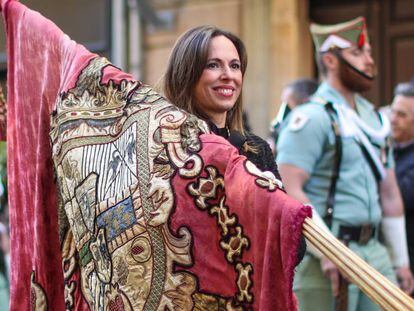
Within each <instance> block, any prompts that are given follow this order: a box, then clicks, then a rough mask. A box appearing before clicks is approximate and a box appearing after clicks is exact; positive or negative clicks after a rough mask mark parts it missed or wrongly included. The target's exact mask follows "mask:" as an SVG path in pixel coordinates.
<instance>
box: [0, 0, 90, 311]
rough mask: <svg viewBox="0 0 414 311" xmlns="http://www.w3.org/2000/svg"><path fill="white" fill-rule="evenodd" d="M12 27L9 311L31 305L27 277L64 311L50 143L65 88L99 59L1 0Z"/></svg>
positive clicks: (40, 19) (8, 27) (45, 22)
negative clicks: (56, 108) (90, 62)
mask: <svg viewBox="0 0 414 311" xmlns="http://www.w3.org/2000/svg"><path fill="white" fill-rule="evenodd" d="M2 9H3V14H4V17H5V26H6V30H7V51H8V77H7V78H8V80H7V88H8V116H7V117H8V123H7V126H8V128H7V141H8V144H7V148H8V150H7V153H8V181H9V185H8V186H9V210H10V228H11V234H10V238H11V284H10V287H11V290H10V301H11V303H10V310H28V306H29V303H30V281H31V278H30V275H31V272H32V271H34V272H35V275H34V281H35V282H36V283H39V284H41V286H42V287H43V289H44V292H46V293H47V299H48V304H49V306H53V310H64V309H65V306H64V299H63V275H62V268H61V256H60V245H59V237H58V221H57V208H56V206H57V196H56V187H55V183H54V177H53V174H54V173H53V163H52V160H51V149H50V142H49V129H50V126H49V123H50V113H51V111H52V109H53V106H54V104H55V100H56V98H57V96H58V95H59V93H60V90H64V89H67V88H69V87H70V86H73V84H74V80H71V79H70V78H73V79H76V77H77V72H78V71H79V70H80V69H81V68H83V67H84V66H85V63H86V62H87V61H88V60H89V59H91V58H92V57H94V55H93V54H91V53H90V52H88V51H87V50H86V49H84V48H83V47H82V46H79V45H77V44H76V43H75V42H73V41H71V40H70V39H69V37H67V36H65V35H64V34H63V33H62V31H61V30H60V29H58V28H57V27H56V26H55V25H54V24H53V23H51V22H50V21H48V20H47V19H45V18H43V17H42V16H41V15H40V14H39V13H36V12H34V11H31V10H29V9H27V8H26V7H25V6H24V5H22V4H20V3H19V2H17V1H2Z"/></svg>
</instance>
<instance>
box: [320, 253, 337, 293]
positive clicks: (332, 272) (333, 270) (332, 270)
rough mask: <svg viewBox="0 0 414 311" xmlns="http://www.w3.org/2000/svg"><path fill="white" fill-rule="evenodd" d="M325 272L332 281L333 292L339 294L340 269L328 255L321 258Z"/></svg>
mask: <svg viewBox="0 0 414 311" xmlns="http://www.w3.org/2000/svg"><path fill="white" fill-rule="evenodd" d="M321 269H322V272H323V274H324V275H325V276H326V277H327V278H328V279H329V280H330V281H331V287H332V294H333V295H334V296H335V297H336V296H338V294H339V270H338V268H337V267H336V266H335V265H334V263H333V262H332V261H330V260H329V259H327V258H326V257H322V259H321Z"/></svg>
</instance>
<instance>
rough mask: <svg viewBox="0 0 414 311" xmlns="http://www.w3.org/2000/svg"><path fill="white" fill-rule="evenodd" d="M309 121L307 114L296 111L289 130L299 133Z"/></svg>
mask: <svg viewBox="0 0 414 311" xmlns="http://www.w3.org/2000/svg"><path fill="white" fill-rule="evenodd" d="M308 121H309V117H308V116H307V115H306V114H305V113H303V112H301V111H295V112H294V113H293V115H292V118H291V119H290V121H289V126H288V127H289V130H291V131H293V132H297V131H299V130H301V129H302V128H303V127H304V126H305V125H306V123H307V122H308Z"/></svg>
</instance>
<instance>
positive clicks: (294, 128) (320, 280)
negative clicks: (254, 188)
mask: <svg viewBox="0 0 414 311" xmlns="http://www.w3.org/2000/svg"><path fill="white" fill-rule="evenodd" d="M324 101H325V102H332V103H335V104H336V105H348V104H347V103H346V101H345V99H344V98H343V97H342V96H341V95H340V94H339V93H338V92H337V91H336V90H335V89H333V88H332V87H331V86H330V85H329V84H327V83H322V84H321V86H320V87H319V89H318V91H317V92H316V93H315V95H314V97H313V100H311V102H310V103H307V104H304V105H302V106H300V107H297V108H296V109H295V110H294V111H293V113H292V116H291V118H290V120H289V122H288V124H286V125H285V127H284V128H283V129H282V132H281V135H280V138H279V142H278V145H277V150H278V157H277V163H278V164H291V165H294V166H296V167H299V168H301V169H303V170H304V171H306V172H307V173H308V174H309V176H310V177H309V180H308V182H307V183H306V184H305V185H304V191H305V193H306V195H307V196H308V198H309V200H310V201H311V202H312V204H313V206H314V207H315V209H316V211H317V212H318V213H319V215H321V216H322V217H323V216H324V215H325V213H326V205H327V198H328V191H329V186H330V182H331V175H332V166H333V157H334V153H335V135H334V132H333V130H332V128H331V121H330V119H329V115H328V113H327V111H326V109H325V107H324V103H323V102H324ZM356 106H357V111H358V113H359V115H360V117H361V119H363V120H364V121H365V122H366V123H367V125H369V126H370V127H372V128H380V127H381V126H382V125H381V122H380V119H379V118H378V115H377V113H376V112H375V110H374V108H373V106H372V105H371V104H370V103H369V102H368V101H366V100H365V99H363V98H362V97H360V96H358V95H357V96H356ZM341 139H342V144H343V150H342V161H341V166H340V173H339V179H338V181H337V188H336V193H335V209H334V214H333V223H332V228H331V229H332V232H333V233H334V234H335V235H337V234H338V230H339V226H340V225H346V226H359V225H362V224H367V223H370V224H373V225H375V226H377V227H378V225H379V222H380V220H381V206H380V203H379V194H378V186H377V181H376V179H375V176H374V173H373V171H372V169H371V167H370V166H369V164H368V162H367V160H366V159H365V157H364V155H363V153H362V150H361V148H360V146H359V145H358V143H357V141H356V140H355V138H354V137H352V136H349V137H344V136H342V137H341ZM385 144H386V142H385V141H382V142H381V141H377V142H376V145H378V146H381V147H384V146H385ZM381 149H382V148H376V150H378V153H380V150H381ZM392 165H393V163H392V161H389V162H388V163H387V166H388V167H391V166H392ZM349 247H350V248H351V249H352V250H353V251H355V252H356V253H357V254H358V255H359V256H360V257H362V258H363V259H364V260H366V261H367V262H368V263H369V264H370V265H372V266H373V267H374V268H376V269H377V270H378V271H379V272H380V273H382V274H383V275H385V276H387V277H388V278H390V279H392V280H394V281H395V275H394V271H393V269H392V265H391V261H390V259H389V256H388V253H387V251H386V249H385V247H384V246H383V245H382V244H380V243H379V242H378V240H377V239H376V238H375V237H374V238H373V239H371V240H370V241H369V242H368V243H367V244H366V245H359V244H358V243H356V242H351V243H350V245H349ZM294 289H295V292H296V293H297V296H298V299H299V305H300V309H301V310H323V308H325V309H326V310H330V308H331V305H332V298H331V297H332V295H331V292H330V281H329V280H328V279H327V278H326V277H324V276H323V275H322V272H321V268H320V263H319V260H318V259H316V258H314V257H313V256H312V255H310V254H309V255H307V256H306V257H305V258H304V260H303V262H302V263H301V264H300V266H299V267H298V272H297V274H296V278H295V283H294ZM349 296H350V299H349V307H350V310H364V311H365V310H371V309H369V308H368V307H367V305H371V304H372V303H371V302H370V301H369V300H368V298H366V297H365V296H364V295H363V294H362V293H360V292H359V290H358V289H357V288H356V287H355V286H353V285H352V286H351V287H350V293H349ZM323 301H324V302H325V303H322V302H323ZM357 307H358V308H357ZM361 307H362V308H361ZM316 308H317V309H316ZM367 308H368V309H367ZM372 310H375V308H373V309H372Z"/></svg>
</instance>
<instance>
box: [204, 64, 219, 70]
mask: <svg viewBox="0 0 414 311" xmlns="http://www.w3.org/2000/svg"><path fill="white" fill-rule="evenodd" d="M206 67H207V68H210V69H214V68H218V64H217V63H207V66H206Z"/></svg>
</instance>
